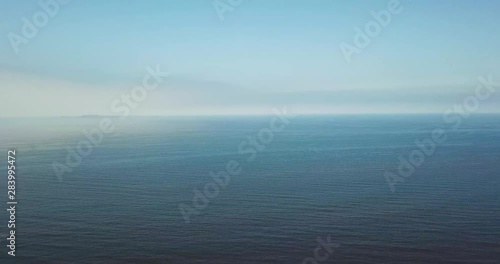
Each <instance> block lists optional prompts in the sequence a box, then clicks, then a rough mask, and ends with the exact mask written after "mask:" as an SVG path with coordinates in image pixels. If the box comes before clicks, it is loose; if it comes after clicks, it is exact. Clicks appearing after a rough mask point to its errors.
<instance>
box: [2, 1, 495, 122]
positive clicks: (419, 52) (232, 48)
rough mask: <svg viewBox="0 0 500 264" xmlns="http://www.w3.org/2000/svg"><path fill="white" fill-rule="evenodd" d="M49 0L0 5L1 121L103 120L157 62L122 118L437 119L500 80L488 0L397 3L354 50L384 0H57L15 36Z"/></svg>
mask: <svg viewBox="0 0 500 264" xmlns="http://www.w3.org/2000/svg"><path fill="white" fill-rule="evenodd" d="M53 1H55V0H41V1H38V0H37V1H30V0H26V1H14V0H0V20H1V21H0V94H1V96H0V116H3V117H21V116H73V115H76V116H78V115H86V114H98V115H111V114H113V111H112V109H111V107H110V105H111V104H112V102H113V101H114V100H115V99H116V98H120V96H121V95H122V94H126V93H130V91H131V90H132V89H133V88H134V87H135V86H137V85H140V84H141V82H142V79H143V77H144V76H145V75H146V74H147V70H146V69H147V67H148V66H149V67H153V68H154V67H156V66H157V65H158V67H159V68H161V69H162V70H163V71H168V72H169V76H168V77H166V78H165V80H164V82H162V83H161V85H160V86H159V87H158V88H157V89H155V90H152V91H149V92H148V95H147V98H146V99H145V100H144V101H142V102H141V103H140V104H139V105H138V106H137V107H136V108H135V109H134V111H133V113H132V114H134V115H207V114H208V115H210V114H217V115H219V114H228V115H234V114H272V109H275V108H280V109H281V108H282V107H285V106H286V107H288V108H289V109H293V111H295V112H296V113H299V114H300V113H304V114H345V113H442V112H444V111H445V110H446V109H448V108H450V107H451V106H453V104H455V103H460V102H463V100H464V99H465V98H467V96H470V95H473V94H474V89H475V87H476V86H477V85H478V84H479V81H478V78H479V77H480V76H488V75H490V74H491V75H492V76H493V79H494V80H499V81H500V27H499V25H500V16H499V15H498V14H499V13H500V1H494V0H490V1H488V0H484V1H472V0H464V1H452V0H441V1H433V0H421V1H411V0H400V1H399V5H398V7H399V8H398V10H399V12H397V13H389V14H391V15H390V16H391V18H390V21H389V22H388V23H387V24H386V25H385V26H380V24H378V25H379V31H378V32H376V34H375V33H374V34H371V37H370V36H368V38H369V43H368V45H365V46H363V47H361V46H359V45H358V46H356V42H355V38H356V36H357V35H358V34H359V33H358V32H359V31H357V30H356V28H359V29H360V30H361V32H363V33H365V34H366V30H365V29H366V25H367V24H370V23H371V25H373V23H378V22H376V20H375V18H374V16H373V14H372V12H375V13H379V14H380V12H382V13H384V12H386V13H387V12H391V11H390V10H393V9H390V8H389V5H390V2H391V1H390V0H383V1H382V0H373V1H368V0H366V1H360V0H351V1H334V0H307V1H306V0H301V1H298V0H273V1H269V0H243V1H241V3H240V4H238V1H237V0H220V2H216V1H212V0H183V1H179V0H176V1H173V0H165V1H160V0H158V1H153V0H142V1H139V0H130V1H119V0H108V1H99V0H86V1H84V0H71V1H69V0H65V1H68V2H69V3H66V4H61V3H58V4H57V8H56V9H54V6H52V9H50V10H55V11H53V12H51V13H52V14H51V15H49V16H47V17H48V19H47V23H45V24H46V25H44V24H40V23H38V24H39V25H42V26H40V27H37V26H36V25H35V28H37V30H38V31H37V32H36V34H34V36H27V35H26V34H23V27H26V26H25V24H26V21H30V22H31V23H33V19H34V17H35V19H36V18H37V17H38V18H40V16H39V14H40V12H48V11H44V10H46V9H44V8H43V7H42V6H41V5H40V3H39V2H41V3H49V2H51V3H54V2H53ZM61 1H62V0H61ZM214 2H216V3H218V5H217V4H214ZM230 3H233V4H234V5H233V6H231V4H230ZM223 7H226V8H227V9H226V10H225V11H224V12H223V11H221V10H223V9H222V8H223ZM37 14H38V16H37ZM42 18H43V17H42ZM386 21H387V20H386ZM42 22H43V20H42ZM25 31H26V30H25ZM14 35H15V36H18V37H19V38H16V40H19V39H20V38H24V41H23V42H19V41H18V42H13V40H12V39H13V37H12V36H14ZM13 43H14V44H13ZM342 43H344V44H347V45H350V47H353V48H356V49H357V51H358V52H356V53H353V54H351V55H350V56H349V60H350V61H349V62H348V60H347V59H346V53H345V52H343V50H342V48H341V47H342V45H341V44H342ZM358 44H359V43H358ZM16 51H17V52H16ZM499 97H500V96H499V95H498V93H497V94H495V95H494V96H493V97H491V98H489V99H488V100H487V101H483V102H481V106H480V110H479V111H481V112H500V98H499Z"/></svg>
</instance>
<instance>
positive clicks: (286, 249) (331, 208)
mask: <svg viewBox="0 0 500 264" xmlns="http://www.w3.org/2000/svg"><path fill="white" fill-rule="evenodd" d="M270 118H271V117H177V118H174V117H170V118H165V117H164V118H153V117H148V118H145V117H144V118H129V119H127V120H125V121H120V122H119V123H118V124H117V129H116V132H114V133H112V134H109V135H105V137H104V140H103V142H102V144H100V145H99V146H97V147H95V148H94V149H93V151H92V153H91V154H90V155H89V156H86V157H84V158H83V160H82V162H81V164H80V165H79V166H77V167H75V168H74V171H73V172H71V173H66V174H64V175H63V177H62V181H59V180H58V178H57V177H56V175H55V173H54V170H53V168H52V165H51V164H52V163H53V162H61V163H64V162H65V159H66V155H67V151H66V150H65V147H66V146H70V147H71V148H73V149H74V148H75V147H76V145H77V143H78V142H79V141H80V140H83V139H85V137H84V136H83V135H82V133H81V130H82V129H85V128H86V129H92V128H95V127H98V124H99V121H100V118H46V119H44V118H40V119H1V120H0V136H1V137H0V151H1V152H3V153H5V155H2V156H6V153H7V149H9V148H15V149H17V155H16V156H17V173H18V174H17V175H18V177H17V197H18V201H19V204H18V209H17V218H16V220H17V225H16V227H17V229H16V230H17V231H16V232H17V245H16V246H17V248H16V255H17V257H16V258H12V257H10V256H8V255H7V248H6V246H5V245H6V244H7V241H6V240H3V241H4V242H2V244H3V245H1V247H0V248H3V249H2V250H1V251H2V252H0V263H228V264H229V263H231V264H233V263H287V264H288V263H302V261H303V260H304V259H305V258H308V257H313V255H314V253H313V251H314V249H315V248H316V247H317V246H318V242H317V238H324V239H326V237H327V236H329V235H330V236H331V239H332V241H334V242H335V243H337V244H338V245H339V246H338V247H337V248H335V250H334V252H333V253H332V254H330V256H329V257H328V259H327V260H326V261H323V262H319V263H500V209H499V205H500V174H499V171H500V162H499V161H500V122H499V121H500V116H498V115H475V116H472V117H471V118H469V119H467V120H465V123H464V124H463V125H462V126H461V127H460V128H459V129H458V130H455V131H452V130H449V129H448V128H449V124H446V123H444V121H443V120H442V118H441V116H437V115H427V116H422V115H399V116H398V115H394V116H389V115H387V116H376V115H374V116H299V117H296V118H295V119H293V120H292V121H291V122H290V124H289V125H288V126H287V127H286V128H285V130H284V131H282V132H277V133H275V134H274V138H273V140H272V142H270V143H269V144H267V145H266V146H265V149H264V150H263V151H259V152H258V153H257V154H256V156H255V159H254V160H253V161H251V162H248V161H247V158H248V156H249V155H241V154H239V153H238V146H239V144H240V143H241V142H242V141H244V140H245V139H246V138H247V137H248V136H253V135H256V134H257V133H258V131H259V130H261V129H263V128H266V127H269V120H270ZM437 127H442V128H445V129H446V132H447V137H448V138H447V141H446V142H444V143H443V144H442V145H439V146H438V147H437V149H436V152H435V153H434V154H433V155H432V156H429V157H426V159H425V162H424V163H423V164H422V165H421V166H420V167H419V168H417V169H416V171H415V173H414V174H413V175H411V176H410V177H408V178H406V179H405V182H404V183H399V184H397V185H396V186H395V187H396V188H395V192H394V193H392V192H391V190H390V188H389V186H388V184H387V182H386V179H385V178H384V176H383V175H384V172H385V171H392V172H395V171H397V167H398V165H399V161H398V156H399V155H403V156H404V157H408V155H409V153H410V152H411V151H412V150H414V149H416V147H415V144H414V141H415V139H425V138H429V137H430V133H431V131H432V130H433V129H435V128H437ZM230 160H235V161H238V162H240V164H241V169H242V171H241V173H240V174H239V175H237V176H233V177H231V181H230V183H229V185H228V186H227V187H226V188H225V189H221V190H220V192H219V195H218V196H217V197H215V198H213V199H210V203H209V205H208V206H207V207H206V208H204V209H203V210H201V212H200V214H199V215H192V216H191V219H190V220H191V221H190V223H186V222H185V221H184V219H183V216H182V214H181V212H180V210H179V204H187V205H192V199H193V196H194V193H193V189H195V188H198V189H202V188H203V186H204V185H205V184H207V183H211V182H213V180H212V179H211V178H210V176H209V172H210V171H214V172H218V171H220V170H223V169H224V168H225V166H226V163H227V162H228V161H230ZM0 164H1V166H0V167H1V171H3V172H5V171H6V158H5V159H2V160H0ZM2 174H4V175H6V173H2ZM0 179H1V180H0V192H1V193H5V195H3V197H4V201H6V197H7V188H6V184H7V183H6V176H5V177H1V178H0ZM4 204H5V203H4ZM4 206H5V208H7V206H6V205H4ZM1 212H2V213H1V215H0V216H1V222H0V226H1V228H0V233H1V234H2V237H6V233H7V232H8V231H7V228H6V225H7V214H6V211H5V209H2V210H1ZM323 252H324V251H323ZM14 260H15V261H14Z"/></svg>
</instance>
